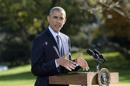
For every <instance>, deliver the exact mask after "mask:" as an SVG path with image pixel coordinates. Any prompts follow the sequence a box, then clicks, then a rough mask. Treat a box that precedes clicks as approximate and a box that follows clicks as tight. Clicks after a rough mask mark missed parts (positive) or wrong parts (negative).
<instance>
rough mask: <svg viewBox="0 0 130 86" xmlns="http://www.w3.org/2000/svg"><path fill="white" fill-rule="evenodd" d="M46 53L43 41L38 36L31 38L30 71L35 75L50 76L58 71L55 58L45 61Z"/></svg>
mask: <svg viewBox="0 0 130 86" xmlns="http://www.w3.org/2000/svg"><path fill="white" fill-rule="evenodd" d="M45 58H47V57H46V55H45V52H44V49H43V41H42V40H41V39H39V38H37V39H34V40H33V44H32V58H31V71H32V73H33V74H34V75H36V76H50V75H54V74H57V73H58V69H57V68H56V65H55V59H52V60H48V61H45Z"/></svg>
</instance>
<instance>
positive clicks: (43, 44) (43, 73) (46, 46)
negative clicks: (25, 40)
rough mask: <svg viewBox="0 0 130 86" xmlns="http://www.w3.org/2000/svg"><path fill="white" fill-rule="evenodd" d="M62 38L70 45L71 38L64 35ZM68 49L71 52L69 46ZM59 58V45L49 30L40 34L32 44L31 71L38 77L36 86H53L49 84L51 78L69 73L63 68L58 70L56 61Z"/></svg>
mask: <svg viewBox="0 0 130 86" xmlns="http://www.w3.org/2000/svg"><path fill="white" fill-rule="evenodd" d="M62 38H64V41H66V43H68V45H69V37H68V36H66V35H65V34H63V33H62ZM67 49H68V50H69V46H68V48H67ZM57 58H59V56H58V48H57V43H56V41H55V39H54V37H53V35H52V34H51V32H50V31H49V29H47V30H45V31H44V32H43V33H41V34H39V35H38V36H37V37H36V38H35V39H34V40H33V44H32V59H31V66H32V67H31V71H32V73H33V74H34V75H35V76H37V80H36V82H35V86H51V85H49V84H48V81H49V80H48V77H49V76H51V75H56V74H60V73H64V72H67V70H66V69H65V68H63V67H58V68H56V65H55V59H57ZM53 86H56V85H53ZM60 86H62V85H60Z"/></svg>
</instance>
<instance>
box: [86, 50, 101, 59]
mask: <svg viewBox="0 0 130 86" xmlns="http://www.w3.org/2000/svg"><path fill="white" fill-rule="evenodd" d="M87 53H88V54H89V55H90V56H92V57H93V58H94V59H96V60H98V56H97V54H95V53H94V52H93V50H91V49H87Z"/></svg>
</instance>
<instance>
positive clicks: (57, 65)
mask: <svg viewBox="0 0 130 86" xmlns="http://www.w3.org/2000/svg"><path fill="white" fill-rule="evenodd" d="M55 65H56V68H58V67H59V64H58V63H57V61H56V60H55Z"/></svg>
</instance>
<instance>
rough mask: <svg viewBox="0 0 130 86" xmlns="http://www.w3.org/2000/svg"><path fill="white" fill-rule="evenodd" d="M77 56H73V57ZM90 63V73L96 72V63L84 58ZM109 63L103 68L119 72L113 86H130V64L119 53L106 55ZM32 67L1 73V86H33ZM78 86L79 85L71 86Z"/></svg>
mask: <svg viewBox="0 0 130 86" xmlns="http://www.w3.org/2000/svg"><path fill="white" fill-rule="evenodd" d="M75 56H77V54H73V57H75ZM84 57H85V58H86V60H87V61H88V63H89V66H90V68H91V69H90V71H95V61H94V60H93V59H92V58H91V57H89V56H86V55H85V56H84ZM104 57H105V58H106V59H107V62H106V63H105V64H104V65H103V67H107V68H108V69H109V70H110V71H118V72H119V76H120V77H119V80H120V82H119V84H116V85H111V86H130V66H129V62H128V61H127V60H125V59H124V58H122V57H121V56H120V54H118V53H108V54H104ZM30 69H31V67H30V65H25V66H20V67H15V68H11V69H9V70H6V71H0V86H33V85H34V81H35V77H34V76H33V75H32V74H31V72H30ZM71 86H78V85H71Z"/></svg>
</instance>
